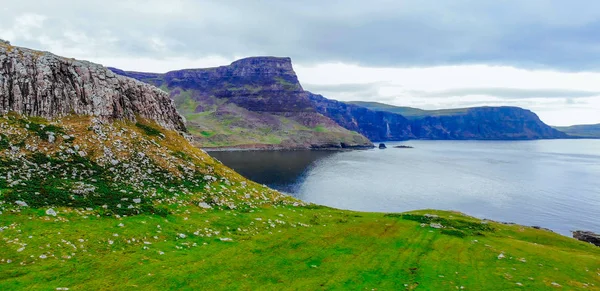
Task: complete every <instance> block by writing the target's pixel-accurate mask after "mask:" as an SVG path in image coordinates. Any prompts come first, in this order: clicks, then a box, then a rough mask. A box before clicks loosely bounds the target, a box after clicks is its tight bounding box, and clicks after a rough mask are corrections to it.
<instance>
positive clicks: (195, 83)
mask: <svg viewBox="0 0 600 291" xmlns="http://www.w3.org/2000/svg"><path fill="white" fill-rule="evenodd" d="M112 70H113V71H114V72H115V73H117V74H120V75H124V76H128V77H132V78H136V79H138V80H140V81H143V82H146V83H149V84H153V85H155V86H159V87H161V88H162V89H164V90H166V91H169V92H170V94H171V98H172V99H173V100H175V105H176V106H177V109H178V110H179V112H181V113H182V114H183V115H184V116H185V117H186V119H187V126H188V129H189V131H190V132H191V133H192V135H193V136H194V141H195V142H196V143H197V144H198V145H199V146H202V147H227V146H235V147H247V148H351V147H370V146H372V144H371V142H370V141H369V140H367V139H366V138H365V137H363V136H361V135H360V134H357V133H356V132H352V131H350V130H347V129H344V128H343V127H341V126H339V125H338V124H336V123H335V122H334V121H332V120H331V119H329V118H327V117H325V116H323V115H321V114H319V113H318V112H316V111H315V109H314V108H313V107H312V104H311V102H310V99H309V98H308V93H307V92H306V91H304V90H303V89H302V86H301V85H300V82H299V81H298V78H297V76H296V73H295V72H294V70H293V68H292V63H291V60H290V59H289V58H275V57H254V58H247V59H242V60H238V61H235V62H233V63H232V64H231V65H229V66H222V67H217V68H208V69H189V70H180V71H173V72H168V73H166V74H154V73H138V72H124V71H121V70H118V69H112Z"/></svg>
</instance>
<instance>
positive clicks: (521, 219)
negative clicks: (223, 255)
mask: <svg viewBox="0 0 600 291" xmlns="http://www.w3.org/2000/svg"><path fill="white" fill-rule="evenodd" d="M399 144H406V145H411V146H414V147H415V148H414V149H396V148H392V147H391V146H393V145H399ZM387 145H388V149H385V150H379V149H373V150H365V151H350V152H323V151H295V152H281V151H279V152H213V153H211V155H213V156H215V157H216V158H217V159H219V160H221V161H222V162H223V163H224V164H226V165H228V166H230V167H232V168H234V169H235V170H237V171H239V172H240V173H242V174H243V175H245V176H246V177H248V178H249V179H252V180H254V181H257V182H259V183H263V184H266V185H269V186H271V187H273V188H275V189H278V190H281V191H284V192H287V193H290V194H292V195H294V196H296V197H298V198H300V199H302V200H305V201H310V202H314V203H318V204H323V205H327V206H332V207H336V208H342V209H352V210H360V211H383V212H401V211H408V210H414V209H426V208H434V209H448V210H458V211H461V212H465V213H467V214H469V215H473V216H477V217H481V218H489V219H494V220H500V221H510V222H516V223H519V224H525V225H539V226H542V227H547V228H550V229H552V230H554V231H557V232H560V233H562V234H565V235H569V234H570V233H569V231H570V230H575V229H584V230H591V231H595V232H600V140H544V141H499V142H497V141H408V142H402V143H387Z"/></svg>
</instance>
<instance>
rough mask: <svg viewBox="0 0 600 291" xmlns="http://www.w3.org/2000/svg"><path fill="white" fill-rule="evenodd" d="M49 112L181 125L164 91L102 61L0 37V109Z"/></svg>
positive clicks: (181, 127) (49, 114)
mask: <svg viewBox="0 0 600 291" xmlns="http://www.w3.org/2000/svg"><path fill="white" fill-rule="evenodd" d="M9 111H14V112H19V113H22V114H25V115H33V116H41V117H45V118H55V117H60V116H65V115H69V114H79V115H92V116H96V117H99V118H101V119H127V120H131V121H134V120H136V115H138V116H140V117H143V118H147V119H151V120H154V121H156V122H157V123H158V124H160V125H162V126H164V127H165V128H168V129H175V130H179V131H184V130H185V125H184V123H183V119H182V118H181V116H180V115H179V114H178V113H177V111H176V110H175V108H174V107H173V106H172V101H171V100H170V99H169V96H168V94H166V93H164V92H163V91H161V90H160V89H158V88H155V87H153V86H150V85H147V84H144V83H142V82H139V81H137V80H134V79H131V78H127V77H123V76H118V75H115V74H114V73H113V72H111V71H110V70H108V69H106V68H105V67H103V66H101V65H98V64H94V63H90V62H86V61H79V60H75V59H68V58H63V57H59V56H56V55H54V54H51V53H48V52H41V51H36V50H30V49H26V48H21V47H15V46H12V45H10V43H8V42H5V41H0V112H9Z"/></svg>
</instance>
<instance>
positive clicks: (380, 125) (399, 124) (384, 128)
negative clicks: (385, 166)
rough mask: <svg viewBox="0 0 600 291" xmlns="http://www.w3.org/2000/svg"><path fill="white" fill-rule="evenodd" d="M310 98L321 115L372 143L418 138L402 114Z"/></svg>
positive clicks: (311, 96) (314, 96)
mask: <svg viewBox="0 0 600 291" xmlns="http://www.w3.org/2000/svg"><path fill="white" fill-rule="evenodd" d="M309 97H310V100H311V102H312V103H313V106H314V108H315V109H316V110H317V111H318V112H319V113H321V114H323V115H325V116H328V117H329V118H331V119H333V120H334V121H335V122H337V123H338V124H339V125H341V126H343V127H344V128H347V129H350V130H354V131H357V132H360V133H361V134H363V135H364V136H366V137H367V138H369V139H370V140H372V141H385V140H406V139H412V138H416V136H415V135H414V134H413V133H412V131H411V123H410V121H409V120H408V119H406V118H404V116H402V115H400V114H394V113H391V112H385V111H374V110H369V109H367V108H365V107H362V106H357V105H352V104H346V103H344V102H340V101H336V100H330V99H327V98H325V97H323V96H321V95H317V94H312V93H310V94H309Z"/></svg>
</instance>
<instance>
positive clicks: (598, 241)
mask: <svg viewBox="0 0 600 291" xmlns="http://www.w3.org/2000/svg"><path fill="white" fill-rule="evenodd" d="M573 237H574V238H576V239H578V240H580V241H584V242H588V243H591V244H593V245H595V246H599V247H600V234H597V233H593V232H591V231H582V230H577V231H574V232H573Z"/></svg>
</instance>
